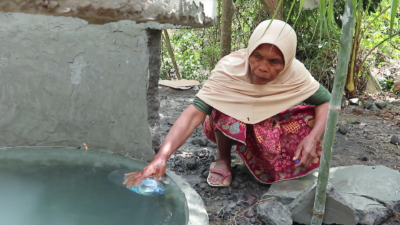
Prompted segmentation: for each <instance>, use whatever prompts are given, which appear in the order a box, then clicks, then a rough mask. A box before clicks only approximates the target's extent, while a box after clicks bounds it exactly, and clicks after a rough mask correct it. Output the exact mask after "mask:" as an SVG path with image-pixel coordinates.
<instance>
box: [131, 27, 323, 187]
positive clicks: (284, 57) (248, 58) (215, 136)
mask: <svg viewBox="0 0 400 225" xmlns="http://www.w3.org/2000/svg"><path fill="white" fill-rule="evenodd" d="M296 45H297V37H296V34H295V31H294V30H293V28H292V27H291V26H290V25H288V24H287V23H285V22H283V21H280V20H273V21H271V20H268V21H264V22H262V23H261V24H260V25H258V26H257V28H256V29H255V31H254V33H253V34H252V35H251V37H250V40H249V45H248V48H246V49H242V50H239V51H236V52H233V53H231V54H230V55H227V56H225V57H224V58H222V59H221V60H220V61H219V62H218V64H217V65H216V67H215V69H214V70H213V71H212V73H211V76H210V77H209V79H208V80H207V82H206V83H205V84H204V87H203V88H202V89H201V90H200V91H199V92H198V94H197V96H196V98H195V99H194V101H193V104H192V105H190V106H189V107H188V108H187V109H186V110H185V111H184V112H183V113H182V114H181V116H180V117H179V118H178V120H177V121H176V122H175V124H174V125H173V127H172V128H171V130H170V132H169V133H168V135H167V137H166V139H165V141H164V143H163V144H162V146H161V148H160V150H159V152H158V153H157V154H156V155H155V157H154V159H153V161H152V162H151V163H150V164H149V165H147V166H146V167H145V168H144V169H143V170H142V171H136V172H132V173H129V174H127V175H128V177H127V179H126V180H125V182H124V184H126V185H127V186H128V187H130V186H136V185H137V184H138V183H139V182H140V181H142V180H143V179H145V178H147V177H150V176H153V177H154V178H155V179H157V180H159V179H161V177H162V176H163V175H164V173H165V169H166V163H167V160H168V159H169V157H170V156H171V155H172V154H173V152H175V150H177V149H178V148H179V147H180V146H181V145H182V144H183V143H184V142H185V141H186V140H187V139H188V138H189V136H190V135H191V133H192V132H193V130H194V129H195V128H196V127H197V126H199V125H200V124H201V123H202V122H203V128H204V129H203V130H204V133H205V135H206V136H207V138H208V139H210V140H211V141H213V142H215V143H216V144H217V147H218V152H217V159H216V161H215V162H213V163H211V165H210V173H209V176H208V178H207V182H208V184H209V185H211V186H226V187H227V186H229V185H230V183H231V180H232V176H231V172H230V169H231V167H230V164H231V155H230V151H231V147H232V146H233V145H236V152H237V153H238V154H239V155H240V157H241V158H242V159H243V162H244V163H245V164H246V166H247V167H248V169H249V170H250V171H251V173H252V174H253V176H254V177H255V178H256V179H257V180H258V181H260V182H262V183H267V184H270V183H273V182H275V181H279V180H284V179H293V178H296V177H301V176H304V175H306V174H307V173H309V172H311V171H312V170H314V169H316V168H318V166H319V161H320V160H319V159H320V155H321V142H320V139H321V136H322V134H323V133H324V129H325V124H326V120H327V114H328V106H329V100H330V94H329V92H328V91H327V90H326V89H325V88H324V87H323V86H321V85H320V84H319V83H318V82H317V81H316V80H315V79H314V78H313V77H312V76H311V74H310V73H309V72H308V70H307V69H306V68H305V67H304V65H303V64H302V63H301V62H299V61H298V60H297V59H296V58H295V54H296ZM301 102H305V103H307V104H308V106H297V107H294V106H295V105H298V104H299V103H301Z"/></svg>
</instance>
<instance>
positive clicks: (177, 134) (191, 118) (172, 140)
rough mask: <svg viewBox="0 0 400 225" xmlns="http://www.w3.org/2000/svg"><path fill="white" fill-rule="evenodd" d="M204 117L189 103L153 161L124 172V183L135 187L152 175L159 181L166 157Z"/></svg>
mask: <svg viewBox="0 0 400 225" xmlns="http://www.w3.org/2000/svg"><path fill="white" fill-rule="evenodd" d="M205 118H206V114H205V113H203V112H202V111H200V110H198V109H196V107H194V106H193V105H190V106H189V107H188V108H187V109H186V110H185V111H184V112H183V113H182V114H181V116H180V117H179V118H178V120H177V121H176V122H175V123H174V125H173V126H172V128H171V130H170V131H169V132H168V135H167V137H166V138H165V141H164V143H163V144H162V146H161V147H160V150H159V152H158V153H157V155H155V156H154V159H153V161H152V162H151V163H150V164H149V165H147V166H146V167H145V168H144V169H143V170H141V171H135V172H132V173H128V174H126V176H127V178H126V179H125V181H124V184H125V185H126V186H127V187H128V188H130V187H136V186H137V185H138V184H139V183H140V182H142V180H144V179H146V178H148V177H151V176H153V178H154V179H155V180H157V181H160V180H161V178H162V177H163V176H164V174H165V169H166V165H167V160H168V158H169V157H170V156H171V155H172V153H174V151H175V150H176V149H178V148H179V147H180V146H182V145H183V143H185V141H186V140H187V139H188V138H189V136H190V135H191V134H192V132H193V131H194V129H195V128H196V127H197V126H199V125H200V124H201V122H202V121H204V119H205Z"/></svg>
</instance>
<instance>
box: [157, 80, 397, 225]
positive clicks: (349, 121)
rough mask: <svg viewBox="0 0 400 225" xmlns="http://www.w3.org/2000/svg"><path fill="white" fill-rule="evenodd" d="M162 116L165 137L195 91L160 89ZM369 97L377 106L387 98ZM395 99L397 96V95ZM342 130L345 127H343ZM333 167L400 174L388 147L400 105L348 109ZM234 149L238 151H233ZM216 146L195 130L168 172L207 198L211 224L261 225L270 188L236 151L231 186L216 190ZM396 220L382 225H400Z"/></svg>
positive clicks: (341, 123)
mask: <svg viewBox="0 0 400 225" xmlns="http://www.w3.org/2000/svg"><path fill="white" fill-rule="evenodd" d="M159 91H160V101H161V108H160V115H161V130H162V134H161V135H162V138H165V136H166V135H167V133H168V131H169V129H170V128H171V126H172V125H173V123H174V122H175V120H176V119H177V118H178V117H179V115H180V113H181V112H182V111H183V110H184V109H185V108H186V107H187V106H189V105H190V103H191V101H192V100H193V98H194V96H195V94H196V92H197V91H195V90H185V91H183V90H182V91H180V90H174V89H171V88H166V87H162V88H160V89H159ZM387 96H388V94H386V95H385V96H383V95H382V96H366V97H365V98H363V99H361V100H364V101H370V102H373V101H374V100H379V98H381V99H383V100H384V98H385V97H387ZM391 97H394V98H396V96H395V95H392V96H391ZM340 127H341V128H340ZM339 128H340V132H337V133H336V140H335V145H334V148H333V156H332V162H331V166H332V167H336V166H349V165H368V166H372V165H384V166H387V167H389V168H392V169H394V170H399V171H400V146H397V145H394V144H391V143H390V140H391V137H392V136H393V135H396V136H398V137H400V105H398V106H393V107H392V108H391V109H386V108H385V109H382V110H377V111H371V110H366V109H363V107H362V106H353V105H349V106H347V107H345V108H344V109H343V110H342V111H341V113H340V118H339V121H338V130H339ZM232 149H234V148H232ZM215 153H216V145H215V144H213V143H211V142H210V141H208V140H207V139H206V138H205V135H204V134H203V133H202V127H201V126H199V127H198V128H196V130H195V131H194V132H193V134H192V135H191V137H190V138H189V139H188V141H186V143H185V144H184V145H183V146H182V147H181V148H180V149H179V150H178V151H176V152H175V154H174V155H173V156H172V157H171V158H170V160H169V162H168V169H170V170H172V171H175V172H176V173H177V174H179V175H181V176H182V177H183V178H185V179H186V180H187V181H188V182H189V183H190V184H191V186H192V187H193V188H194V189H195V190H196V191H197V192H198V193H199V194H200V196H201V197H202V198H203V200H204V203H205V205H206V208H207V212H208V214H209V218H210V224H211V225H216V224H240V225H246V224H262V223H261V221H259V220H258V218H257V213H256V205H257V204H258V202H259V201H258V199H259V198H260V197H261V195H262V194H263V193H265V192H266V191H267V190H268V188H269V185H263V184H260V183H258V182H257V181H256V180H255V179H254V178H253V177H252V175H251V174H250V173H249V172H248V170H247V168H246V166H245V165H243V163H242V161H241V159H240V157H239V156H238V155H237V154H236V153H235V152H234V151H232V173H233V181H232V184H231V187H229V188H212V187H210V186H208V184H207V182H206V178H207V175H208V168H209V165H210V163H211V162H212V161H213V160H214V159H215ZM396 219H398V218H396V217H395V216H393V217H391V218H389V219H388V220H387V221H385V222H384V223H383V224H385V225H394V224H400V222H399V221H398V220H396Z"/></svg>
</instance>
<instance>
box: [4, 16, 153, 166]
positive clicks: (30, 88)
mask: <svg viewBox="0 0 400 225" xmlns="http://www.w3.org/2000/svg"><path fill="white" fill-rule="evenodd" d="M0 21H2V22H1V23H0V46H1V48H0V132H1V135H0V146H81V145H82V144H83V143H87V144H88V146H89V147H93V148H97V149H107V150H112V151H114V152H119V153H123V154H125V153H129V154H130V155H132V156H134V157H135V158H138V159H144V160H149V159H151V158H152V156H153V151H152V150H151V135H150V131H149V126H148V123H147V118H148V115H147V107H146V104H147V101H146V87H147V82H148V73H149V72H148V67H149V66H148V65H149V57H148V48H147V41H148V38H147V34H146V30H145V29H144V28H141V27H139V28H137V27H136V25H135V23H134V22H129V21H120V22H118V23H110V24H106V25H103V26H99V25H88V23H87V22H86V21H83V20H80V19H75V18H66V17H64V18H63V17H51V16H41V15H26V14H20V13H7V14H4V13H0Z"/></svg>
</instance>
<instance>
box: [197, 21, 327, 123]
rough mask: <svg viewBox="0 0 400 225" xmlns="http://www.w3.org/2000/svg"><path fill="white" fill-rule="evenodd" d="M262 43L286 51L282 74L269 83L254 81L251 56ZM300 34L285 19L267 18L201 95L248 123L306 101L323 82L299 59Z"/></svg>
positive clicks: (220, 66) (213, 74)
mask: <svg viewBox="0 0 400 225" xmlns="http://www.w3.org/2000/svg"><path fill="white" fill-rule="evenodd" d="M262 44H272V45H275V46H276V47H277V48H278V49H279V50H280V51H281V52H282V54H283V57H284V61H285V66H284V69H283V70H282V71H281V73H280V74H279V75H278V76H277V77H276V78H275V79H274V80H272V81H270V82H268V83H267V84H265V85H256V84H252V83H250V81H249V79H248V77H249V75H250V74H249V56H250V55H251V54H252V52H253V51H254V50H255V49H256V48H257V47H258V46H260V45H262ZM296 47H297V37H296V33H295V31H294V30H293V28H292V27H291V26H290V25H289V24H287V23H285V22H283V21H281V20H276V19H275V20H266V21H263V22H262V23H260V24H259V25H258V26H257V27H256V29H255V30H254V32H253V33H252V35H251V37H250V39H249V44H248V47H247V48H245V49H241V50H239V51H236V52H233V53H231V54H229V55H227V56H225V57H223V58H222V59H221V60H220V61H219V62H218V63H217V65H216V66H215V68H214V70H212V71H211V76H210V77H209V78H208V80H207V81H206V82H205V84H204V86H203V88H202V89H200V91H199V92H198V93H197V95H196V96H197V97H198V98H200V99H201V100H202V101H204V102H205V103H206V104H208V105H210V106H211V107H213V108H214V109H216V110H218V111H220V112H222V113H224V114H226V115H228V116H231V117H233V118H235V119H237V120H239V121H242V122H244V123H247V124H256V123H259V122H261V121H263V120H266V119H268V118H270V117H272V116H274V115H276V114H278V113H280V112H282V111H284V110H287V109H289V108H290V107H293V106H294V105H296V104H298V103H300V102H302V101H304V100H306V99H307V98H309V97H310V96H311V95H313V94H314V93H315V92H316V91H317V90H318V88H319V83H318V82H317V81H316V80H315V79H314V78H313V77H312V76H311V74H310V73H309V72H308V70H307V69H306V68H305V66H304V65H303V64H302V63H301V62H300V61H298V60H297V59H296V58H295V55H296Z"/></svg>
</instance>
